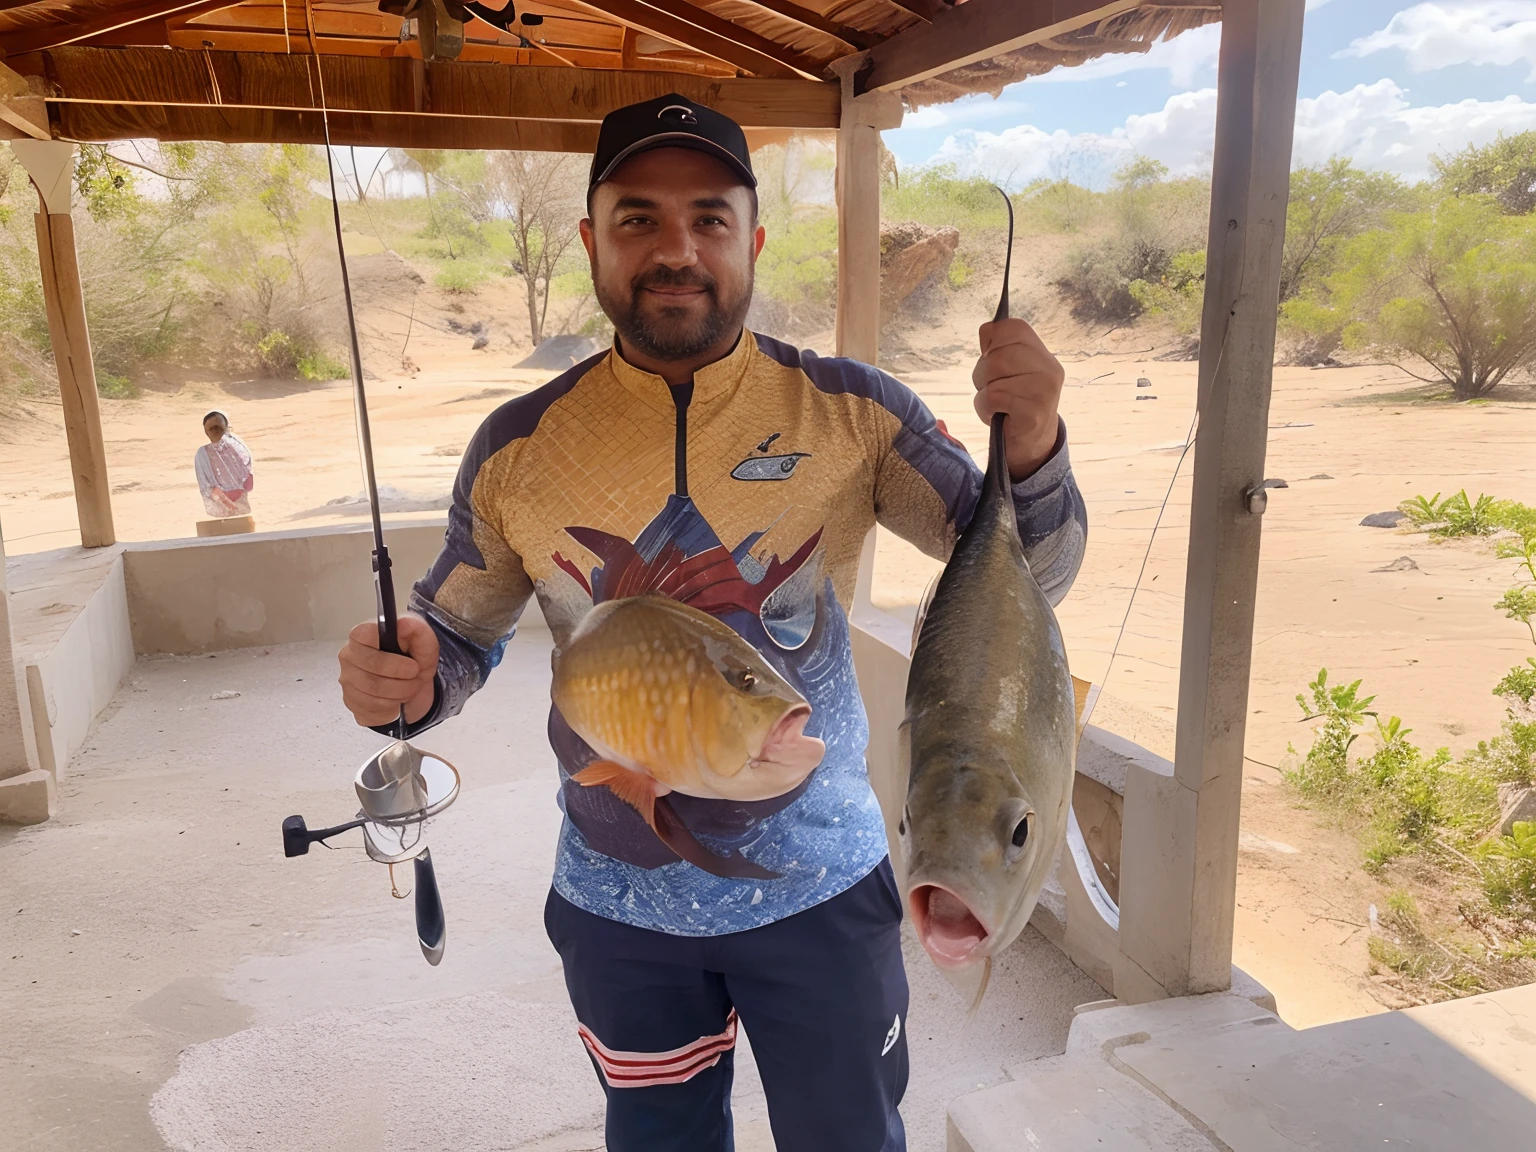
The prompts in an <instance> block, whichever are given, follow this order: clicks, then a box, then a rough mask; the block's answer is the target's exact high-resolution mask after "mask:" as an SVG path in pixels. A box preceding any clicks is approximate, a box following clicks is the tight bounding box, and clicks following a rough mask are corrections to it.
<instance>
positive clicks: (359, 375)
mask: <svg viewBox="0 0 1536 1152" xmlns="http://www.w3.org/2000/svg"><path fill="white" fill-rule="evenodd" d="M304 23H305V27H306V30H307V32H308V34H309V51H310V56H311V58H312V59H313V60H314V63H315V71H314V76H315V84H317V85H318V86H319V95H320V127H321V131H322V133H323V135H324V139H325V171H326V175H327V176H328V177H329V179H330V185H331V222H332V224H333V225H334V226H335V229H336V258H337V260H338V261H339V263H340V266H341V293H342V297H343V299H344V300H345V303H346V310H347V341H348V350H349V351H350V352H351V354H352V383H353V398H354V400H355V404H354V405H353V407H354V408H355V410H356V416H357V442H358V448H359V450H360V452H361V455H362V458H363V486H364V489H365V490H366V492H367V494H368V512H369V515H370V517H371V519H372V521H373V571H374V586H375V589H376V594H377V601H378V603H377V620H378V625H379V648H380V650H381V651H384V652H393V653H395V654H397V655H398V654H400V641H399V636H398V629H397V622H396V619H395V603H394V595H395V592H394V579H393V577H392V575H391V572H390V562H389V549H388V548H387V547H385V545H384V521H383V517H382V516H381V514H380V510H379V485H378V480H377V479H376V478H375V475H374V470H373V434H372V430H371V429H370V427H369V423H368V395H367V393H366V391H365V390H364V388H363V353H362V349H361V348H360V347H359V345H358V340H357V313H356V311H355V310H354V308H353V306H352V278H351V276H350V275H349V274H348V272H347V246H346V242H345V241H344V240H343V239H342V235H341V201H340V200H339V199H338V198H337V194H336V161H335V158H334V157H333V156H332V155H331V116H330V109H329V106H328V104H327V101H326V98H325V69H324V68H323V67H322V66H321V60H320V50H319V46H318V45H317V44H316V42H315V10H314V5H313V0H304ZM307 71H308V70H307V69H306V72H307ZM313 91H314V89H313V87H312V88H311V92H313ZM395 727H396V732H395V734H396V736H398V737H399V739H401V740H404V739H405V733H406V719H405V705H404V704H402V705H400V718H399V720H398V721H396V725H395Z"/></svg>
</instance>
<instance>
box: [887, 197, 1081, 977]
mask: <svg viewBox="0 0 1536 1152" xmlns="http://www.w3.org/2000/svg"><path fill="white" fill-rule="evenodd" d="M1010 225H1011V205H1010ZM1010 233H1011V227H1010ZM1004 283H1005V284H1006V279H1005V281H1004ZM1003 299H1004V303H1003V305H1002V306H1000V307H999V310H998V314H999V318H1000V319H1001V318H1004V317H1006V316H1007V314H1008V313H1007V295H1006V288H1005V289H1004V297H1003ZM919 629H920V630H919V633H918V638H917V644H916V648H915V649H914V651H913V653H912V667H911V672H910V674H909V675H908V678H907V701H906V704H907V707H906V719H905V720H904V722H903V723H902V726H901V750H902V757H903V760H904V762H905V764H904V766H905V769H906V772H907V774H908V775H907V780H908V783H907V800H906V809H905V811H904V812H903V814H902V819H901V822H900V824H899V825H898V830H899V833H900V836H901V844H902V854H903V857H904V859H905V862H906V889H907V891H906V897H907V907H908V909H909V911H910V913H911V916H912V923H913V927H914V928H915V929H916V931H917V936H918V939H919V940H920V941H921V942H922V945H923V948H924V949H925V950H926V951H927V953H928V955H929V957H931V958H932V960H933V962H934V963H935V964H937V965H938V966H939V967H940V968H943V969H947V970H955V969H966V968H972V967H974V966H976V965H982V966H983V972H982V983H981V987H980V991H979V992H978V993H977V1003H978V1004H979V1003H980V999H981V995H982V994H984V993H985V990H986V980H987V978H988V977H989V976H990V974H991V966H992V957H994V956H995V955H997V953H998V952H1000V951H1002V950H1003V949H1004V948H1006V947H1008V946H1009V945H1010V944H1012V943H1013V941H1014V940H1015V939H1017V938H1018V935H1019V933H1020V932H1022V931H1023V930H1024V925H1025V924H1026V923H1027V922H1028V920H1029V917H1030V914H1031V913H1032V912H1033V911H1034V907H1035V902H1036V900H1038V899H1039V896H1040V889H1041V887H1042V886H1043V885H1044V883H1045V878H1046V875H1047V873H1048V872H1049V871H1050V868H1051V865H1052V864H1053V863H1054V862H1055V860H1056V857H1057V855H1058V854H1059V853H1060V851H1061V845H1062V841H1063V839H1064V838H1065V836H1066V828H1067V813H1068V808H1069V805H1070V803H1071V798H1072V774H1073V771H1074V767H1075V764H1074V761H1075V756H1076V748H1077V725H1076V710H1075V707H1074V697H1073V687H1072V677H1071V674H1070V673H1069V671H1068V669H1067V653H1066V648H1065V646H1064V645H1063V643H1062V637H1061V629H1060V627H1058V625H1057V623H1056V614H1055V612H1053V611H1052V609H1051V604H1050V601H1049V600H1047V599H1046V597H1045V593H1044V592H1043V591H1041V589H1040V585H1039V583H1038V582H1037V581H1036V580H1035V578H1034V576H1033V574H1032V573H1031V572H1030V570H1029V563H1028V561H1027V560H1026V559H1025V558H1024V548H1023V545H1022V543H1021V541H1020V540H1019V531H1018V522H1017V520H1016V519H1015V514H1014V507H1013V497H1012V485H1011V484H1010V482H1009V477H1008V461H1007V457H1006V455H1005V454H1004V450H1003V417H1002V416H1001V415H998V416H996V417H994V418H993V421H992V438H991V448H990V455H989V457H988V460H987V472H986V476H985V479H984V480H983V483H982V488H981V496H980V499H979V500H978V502H977V505H976V512H975V515H974V516H973V517H972V519H971V522H970V525H969V526H968V527H967V528H966V530H965V532H964V533H963V534H962V535H961V537H960V540H959V541H958V543H956V545H955V550H954V553H953V554H952V555H951V556H950V559H949V563H948V564H947V565H946V566H945V569H944V571H943V573H942V574H941V575H940V577H939V580H938V585H937V588H936V590H935V591H934V593H933V596H932V599H931V601H930V603H929V604H928V606H927V611H926V613H925V614H924V615H923V617H922V620H921V623H920V625H919Z"/></svg>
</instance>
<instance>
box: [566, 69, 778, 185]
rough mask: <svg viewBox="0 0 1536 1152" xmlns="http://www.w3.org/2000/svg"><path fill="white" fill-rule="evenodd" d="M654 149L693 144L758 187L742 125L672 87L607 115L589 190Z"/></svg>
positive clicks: (695, 148) (685, 146)
mask: <svg viewBox="0 0 1536 1152" xmlns="http://www.w3.org/2000/svg"><path fill="white" fill-rule="evenodd" d="M652 148H692V149H693V150H694V151H695V152H702V153H704V154H705V155H706V156H713V157H714V158H715V159H716V160H719V161H720V162H721V163H722V164H724V165H725V166H726V167H727V168H729V169H731V171H733V172H735V173H736V175H738V176H740V177H741V179H742V182H743V183H744V184H746V186H747V187H748V188H756V187H757V177H756V176H754V175H753V174H752V154H751V153H750V152H748V151H747V136H746V133H745V132H743V131H742V130H741V125H740V124H738V123H736V121H734V120H732V119H731V118H730V117H729V116H725V115H722V114H721V113H719V112H716V111H715V110H714V109H713V108H705V107H704V106H703V105H701V104H696V103H694V102H693V101H692V100H689V99H687V98H686V97H683V96H679V95H678V94H677V93H676V92H673V93H669V94H668V95H666V96H659V97H657V98H656V99H655V100H647V101H645V102H644V103H643V104H630V105H628V106H626V107H624V108H615V109H614V110H613V111H612V112H610V113H608V115H606V116H604V117H603V126H602V128H600V129H599V130H598V133H597V152H596V153H595V154H594V155H593V157H592V173H591V176H590V177H589V178H588V180H587V191H588V192H589V193H590V192H591V190H592V189H593V188H595V187H596V186H597V185H599V184H601V183H602V182H603V181H604V180H606V179H608V178H609V177H610V176H612V175H613V173H614V170H615V169H617V168H618V166H619V165H620V164H622V163H624V161H626V160H628V159H629V158H630V157H631V156H635V155H637V154H639V153H641V152H649V151H650V150H651V149H652Z"/></svg>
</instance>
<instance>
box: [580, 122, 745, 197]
mask: <svg viewBox="0 0 1536 1152" xmlns="http://www.w3.org/2000/svg"><path fill="white" fill-rule="evenodd" d="M656 148H691V149H693V150H694V151H695V152H702V153H704V155H706V156H713V157H714V158H715V159H716V160H719V161H720V162H721V163H722V164H724V165H725V166H726V167H727V168H729V169H730V170H731V171H732V172H734V173H736V175H738V176H740V177H741V182H742V183H743V184H745V185H746V186H747V187H748V188H756V187H757V177H756V176H754V175H753V174H752V170H751V169H750V168H748V167H747V166H746V165H745V164H743V163H742V162H741V161H740V160H738V159H737V158H736V157H735V156H733V155H731V153H730V152H729V151H727V150H726V149H724V148H722V147H720V145H718V144H716V143H714V142H713V141H711V140H705V139H704V138H703V137H701V136H695V135H693V133H691V132H658V133H657V134H656V135H655V136H647V137H646V138H645V139H644V140H637V141H635V142H634V143H633V144H631V145H630V146H629V147H628V148H626V149H624V150H623V151H622V152H620V153H619V154H618V155H617V156H615V157H614V158H613V159H612V160H610V161H609V162H608V167H606V168H604V169H603V170H602V171H601V172H599V173H598V174H597V176H596V177H595V178H594V179H593V180H592V187H594V188H595V187H597V185H599V184H601V183H602V182H603V181H604V180H607V179H609V178H610V177H611V176H612V175H613V174H614V172H615V171H616V170H617V169H618V167H619V165H620V164H622V163H624V161H626V160H628V159H629V158H630V157H631V156H637V155H639V154H640V153H641V152H650V151H652V150H653V149H656Z"/></svg>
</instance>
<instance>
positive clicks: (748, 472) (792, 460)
mask: <svg viewBox="0 0 1536 1152" xmlns="http://www.w3.org/2000/svg"><path fill="white" fill-rule="evenodd" d="M809 455H810V453H809V452H786V453H784V454H782V455H779V456H748V457H747V458H746V459H745V460H743V461H742V462H741V463H740V464H738V465H736V467H734V468H732V469H731V479H733V480H749V481H757V480H788V479H789V478H790V477H791V476H793V475H794V474H795V468H796V467H798V466H799V464H800V461H802V460H804V459H805V458H806V457H808V456H809Z"/></svg>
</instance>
